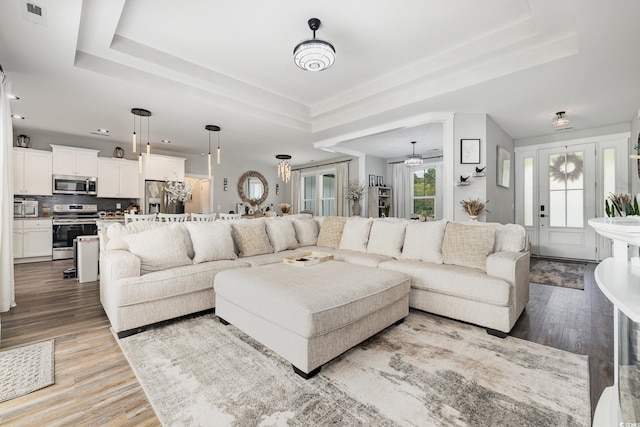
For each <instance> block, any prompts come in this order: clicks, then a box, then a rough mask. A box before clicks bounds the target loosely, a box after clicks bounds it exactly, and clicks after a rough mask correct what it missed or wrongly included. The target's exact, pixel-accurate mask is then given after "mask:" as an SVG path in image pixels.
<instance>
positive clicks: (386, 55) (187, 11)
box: [0, 0, 640, 164]
mask: <svg viewBox="0 0 640 427" xmlns="http://www.w3.org/2000/svg"><path fill="white" fill-rule="evenodd" d="M25 3H26V0H4V1H2V2H1V3H0V63H1V64H2V66H3V68H4V70H5V72H6V74H7V75H8V77H9V79H10V80H11V81H12V82H13V91H14V92H15V94H16V95H18V96H20V98H21V99H20V100H19V101H15V102H13V103H12V109H13V112H15V113H17V114H22V115H24V116H26V117H27V118H26V120H24V121H20V122H19V123H16V130H18V131H19V132H23V133H28V131H29V130H30V129H34V130H39V131H42V130H47V131H53V132H60V133H67V134H72V135H85V136H86V137H87V138H94V139H95V143H96V145H99V144H100V143H102V141H104V138H103V137H97V136H93V135H91V132H94V131H95V130H96V129H98V128H107V129H109V130H110V135H111V136H110V137H109V140H110V141H119V142H120V141H121V142H123V143H125V142H127V141H129V139H130V134H131V131H132V126H133V116H132V115H131V113H130V109H131V108H132V107H141V108H146V109H149V110H151V112H152V113H153V115H152V117H151V120H150V128H151V142H152V144H159V141H160V140H161V139H169V140H171V141H172V142H171V144H170V145H163V146H162V148H164V149H167V150H170V151H176V152H184V153H200V152H202V151H204V150H205V149H206V146H207V131H205V130H204V126H205V125H206V124H217V125H219V126H221V128H222V131H221V133H220V139H221V142H222V144H223V146H224V147H226V148H227V149H230V150H237V151H238V152H244V153H251V155H252V156H255V157H256V158H259V159H260V160H262V161H264V159H268V158H273V156H274V155H275V154H278V153H288V154H291V155H293V163H297V164H299V163H305V162H308V161H310V160H312V159H313V160H316V161H318V160H323V159H328V158H331V157H334V156H336V154H333V153H330V152H325V151H320V150H317V149H314V148H313V145H314V143H316V144H318V145H321V144H322V142H323V141H328V140H332V141H339V142H340V143H339V144H337V145H334V146H333V147H331V148H332V150H334V151H335V152H338V153H349V154H358V153H363V154H370V155H376V156H379V157H383V158H392V157H398V156H401V155H404V154H407V153H408V152H410V150H411V146H410V144H409V142H410V141H411V140H420V139H422V140H423V141H424V142H425V148H424V149H423V150H424V151H426V150H427V149H429V148H427V147H428V144H427V141H429V140H431V139H432V137H433V135H431V133H430V131H429V130H428V128H429V127H428V126H427V127H424V128H419V129H417V130H414V132H413V133H414V134H413V135H412V134H411V132H409V131H407V130H403V131H402V132H404V134H397V133H393V132H389V133H385V134H383V135H379V136H376V137H375V138H366V139H363V140H361V139H358V140H351V141H348V140H349V139H350V138H349V137H347V136H345V135H348V134H354V132H356V131H357V132H359V133H363V132H364V133H367V131H366V129H372V128H374V127H376V126H379V125H380V124H381V123H387V122H394V121H396V120H398V119H400V118H403V117H412V116H418V115H423V114H425V113H430V112H482V113H485V112H486V113H488V114H489V115H490V116H491V117H492V118H493V119H494V120H495V121H496V122H497V123H498V125H499V126H501V127H502V128H503V129H504V130H505V131H506V132H507V133H508V134H509V135H510V136H511V137H512V138H514V139H519V138H527V137H533V136H540V135H546V134H552V133H554V130H553V129H552V127H551V126H550V122H551V119H552V118H553V115H554V113H555V112H556V111H558V110H566V111H567V113H568V116H569V118H570V119H571V125H572V126H573V127H574V129H577V130H579V129H589V128H594V127H599V126H606V125H611V124H617V123H623V122H629V121H630V120H631V118H632V117H633V116H634V114H636V109H637V107H638V106H639V105H640V84H639V83H640V74H639V73H638V70H639V69H640V50H639V49H638V48H637V47H636V46H635V43H637V41H638V40H640V37H639V36H640V26H638V25H637V23H636V22H635V20H636V17H637V16H640V2H637V1H635V0H611V1H606V2H603V1H600V0H581V1H569V0H555V1H551V0H535V1H534V0H529V1H527V0H483V1H481V2H479V1H477V0H440V1H439V2H435V1H424V0H399V1H395V2H376V3H375V6H372V2H371V1H367V0H350V1H347V2H345V1H338V0H324V1H322V2H320V1H316V2H307V1H299V0H281V1H278V2H268V1H257V0H253V1H249V0H237V1H221V0H183V1H175V0H173V1H172V0H136V1H132V0H129V1H125V0H91V1H84V2H83V1H81V0H55V1H54V0H33V1H32V3H35V4H37V5H38V6H41V7H42V8H43V10H44V11H45V13H46V25H37V24H34V23H32V22H28V21H27V20H25V19H24V18H23V11H22V9H23V8H24V7H25V6H24V5H25ZM311 17H317V18H319V19H321V21H322V26H321V27H320V29H319V30H318V31H317V37H319V38H324V39H326V40H329V41H331V42H332V43H333V45H334V46H335V47H336V52H337V59H336V63H335V64H334V66H333V67H332V68H330V69H328V70H326V71H323V72H319V73H312V72H305V71H302V70H300V69H298V68H297V67H296V66H295V65H294V63H293V60H292V52H293V48H294V46H295V45H296V44H297V43H298V42H300V41H301V40H303V39H305V38H309V37H311V31H310V30H309V28H308V26H307V20H308V19H309V18H311ZM432 130H433V129H432ZM407 132H409V133H407ZM416 132H417V135H416V134H415V133H416ZM435 132H436V133H437V132H438V130H437V129H436V130H435ZM405 138H407V139H405ZM418 145H422V144H421V143H420V141H419V144H418ZM416 148H417V150H418V151H419V152H421V149H420V148H419V147H416Z"/></svg>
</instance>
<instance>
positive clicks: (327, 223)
mask: <svg viewBox="0 0 640 427" xmlns="http://www.w3.org/2000/svg"><path fill="white" fill-rule="evenodd" d="M346 222H347V218H346V217H344V216H328V217H326V218H324V219H323V220H322V227H320V232H319V233H318V246H328V247H330V248H333V249H338V246H339V245H340V238H341V237H342V230H343V229H344V225H345V223H346Z"/></svg>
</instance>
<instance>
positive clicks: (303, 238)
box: [292, 219, 318, 246]
mask: <svg viewBox="0 0 640 427" xmlns="http://www.w3.org/2000/svg"><path fill="white" fill-rule="evenodd" d="M292 223H293V228H294V229H295V230H296V240H297V241H298V244H299V245H300V246H315V245H316V244H317V243H318V226H317V225H316V221H315V220H314V219H294V220H293V221H292Z"/></svg>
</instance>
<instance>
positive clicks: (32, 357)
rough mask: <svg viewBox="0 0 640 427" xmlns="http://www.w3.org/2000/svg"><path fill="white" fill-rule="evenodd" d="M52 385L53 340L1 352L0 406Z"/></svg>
mask: <svg viewBox="0 0 640 427" xmlns="http://www.w3.org/2000/svg"><path fill="white" fill-rule="evenodd" d="M53 383H54V340H50V341H44V342H40V343H37V344H31V345H27V346H24V347H18V348H14V349H11V350H6V351H3V352H0V402H4V401H6V400H10V399H14V398H16V397H19V396H23V395H25V394H28V393H31V392H33V391H36V390H39V389H41V388H43V387H46V386H49V385H51V384H53Z"/></svg>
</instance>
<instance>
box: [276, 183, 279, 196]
mask: <svg viewBox="0 0 640 427" xmlns="http://www.w3.org/2000/svg"><path fill="white" fill-rule="evenodd" d="M279 195H280V184H276V196H279Z"/></svg>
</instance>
